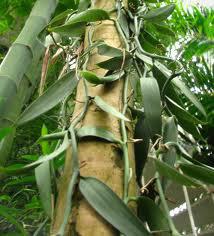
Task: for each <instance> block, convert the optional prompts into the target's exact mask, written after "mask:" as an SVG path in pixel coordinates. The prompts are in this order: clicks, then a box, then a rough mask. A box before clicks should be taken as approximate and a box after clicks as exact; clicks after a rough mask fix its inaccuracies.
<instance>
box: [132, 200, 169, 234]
mask: <svg viewBox="0 0 214 236" xmlns="http://www.w3.org/2000/svg"><path fill="white" fill-rule="evenodd" d="M137 203H138V214H139V217H140V219H142V220H143V221H146V222H147V224H148V226H149V229H150V230H151V231H161V230H166V231H169V230H170V229H169V225H168V221H167V217H166V216H165V215H164V213H163V212H162V210H161V209H160V208H159V207H158V206H157V205H156V204H155V202H154V201H153V200H151V199H150V198H148V197H139V199H138V201H137ZM158 235H159V234H158ZM160 235H164V233H162V234H161V233H160Z"/></svg>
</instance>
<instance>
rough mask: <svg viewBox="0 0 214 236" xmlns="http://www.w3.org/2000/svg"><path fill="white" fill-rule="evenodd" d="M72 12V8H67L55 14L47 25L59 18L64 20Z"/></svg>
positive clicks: (54, 22)
mask: <svg viewBox="0 0 214 236" xmlns="http://www.w3.org/2000/svg"><path fill="white" fill-rule="evenodd" d="M73 12H74V10H73V9H67V10H65V11H64V12H62V13H60V14H59V15H57V16H55V17H54V18H53V19H52V20H51V21H50V22H49V25H53V24H56V23H58V22H60V21H61V20H65V19H66V17H67V16H68V15H70V14H72V13H73Z"/></svg>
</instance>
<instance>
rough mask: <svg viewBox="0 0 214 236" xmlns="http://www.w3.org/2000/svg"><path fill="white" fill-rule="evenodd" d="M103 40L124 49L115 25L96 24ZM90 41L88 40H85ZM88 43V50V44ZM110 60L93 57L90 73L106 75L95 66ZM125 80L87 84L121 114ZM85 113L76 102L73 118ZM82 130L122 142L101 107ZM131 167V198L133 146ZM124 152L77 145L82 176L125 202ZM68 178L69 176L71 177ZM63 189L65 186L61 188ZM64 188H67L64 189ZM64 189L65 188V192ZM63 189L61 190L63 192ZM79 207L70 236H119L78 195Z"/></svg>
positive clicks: (102, 3) (81, 95)
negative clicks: (95, 130)
mask: <svg viewBox="0 0 214 236" xmlns="http://www.w3.org/2000/svg"><path fill="white" fill-rule="evenodd" d="M113 7H115V1H114V0H108V1H106V0H96V1H94V8H101V9H105V10H110V9H112V8H113ZM100 39H103V40H104V41H105V42H106V43H107V44H109V45H111V46H113V47H116V48H123V44H122V41H121V38H120V36H119V34H118V32H117V30H116V28H115V26H114V23H113V22H112V21H104V22H102V23H101V24H97V26H95V28H94V33H93V37H92V40H93V41H95V40H100ZM86 41H87V39H86ZM86 41H85V47H86V46H87V42H86ZM105 59H107V58H106V57H104V56H100V55H98V54H97V53H96V51H94V52H93V53H92V55H91V56H90V59H89V62H88V66H87V69H88V70H89V71H93V72H94V73H96V74H97V75H102V76H103V75H104V74H105V72H106V71H105V70H103V69H100V68H98V67H97V66H96V64H97V63H98V62H100V61H104V60H105ZM123 84H124V83H123V80H122V79H121V80H119V81H117V82H114V83H112V84H110V85H108V86H107V85H104V86H103V85H99V86H96V87H95V86H92V85H91V84H89V83H88V90H89V95H90V96H92V97H93V96H96V95H99V96H100V97H102V99H103V100H105V101H106V102H107V103H108V104H109V105H111V106H113V107H115V108H116V109H117V110H119V111H122V106H123V103H122V91H123ZM84 99H85V92H84V86H83V83H82V81H80V83H79V85H78V88H77V96H76V101H84ZM82 109H83V103H80V102H77V103H76V107H75V111H74V115H73V117H75V116H77V115H79V114H80V112H81V111H82ZM79 125H80V126H96V127H102V128H105V129H107V130H109V131H111V132H113V133H114V134H115V135H116V136H117V137H120V138H121V131H120V120H118V119H117V118H115V117H114V116H112V115H110V114H107V113H106V112H103V111H101V110H100V109H98V107H97V106H96V105H95V104H93V103H91V104H90V106H89V108H88V110H87V113H86V116H85V118H84V120H83V121H82V122H81V124H79ZM127 126H129V129H127V130H128V134H129V137H130V136H132V127H131V125H130V123H129V124H127ZM128 152H129V159H130V167H131V168H132V170H133V175H132V180H131V183H130V188H129V194H130V195H132V196H135V195H136V185H135V166H134V152H133V145H132V144H130V145H129V147H128ZM122 157H123V156H122V151H121V149H120V148H119V147H118V146H117V145H115V144H113V143H107V142H104V141H100V140H97V139H90V140H87V141H81V142H80V143H79V144H78V158H79V161H80V164H81V163H83V162H85V163H86V164H85V165H84V166H83V167H82V168H81V169H80V173H81V176H93V177H96V178H98V179H100V180H101V181H103V182H104V183H105V184H107V185H108V186H109V187H110V188H112V190H113V191H114V192H116V193H117V194H118V196H120V197H121V198H122V195H123V182H124V168H123V158H122ZM68 176H69V175H68ZM62 186H64V185H63V184H62ZM64 187H65V186H64ZM64 187H63V188H64ZM60 189H61V188H60ZM61 190H62V191H59V199H58V204H57V207H56V215H55V216H56V218H55V221H54V225H53V232H56V230H57V228H58V227H59V225H60V222H61V221H62V217H63V212H62V210H63V207H62V204H60V202H61V201H60V198H61V200H62V199H63V194H61V196H60V193H61V192H63V189H61ZM76 201H77V204H76V207H75V209H73V212H74V213H73V214H72V217H71V219H70V222H69V224H70V225H69V226H68V228H67V235H72V233H71V232H72V231H73V230H72V229H71V228H72V227H75V230H74V231H75V232H77V235H81V236H101V235H102V236H112V235H115V234H116V230H115V229H114V228H113V227H112V226H111V225H110V224H109V223H107V222H106V221H105V220H104V219H103V218H102V217H101V216H99V215H98V214H97V213H96V212H95V211H94V210H93V208H92V207H91V206H90V205H89V204H88V203H87V201H86V200H85V199H84V198H83V197H82V196H81V195H80V194H79V195H78V199H77V198H76Z"/></svg>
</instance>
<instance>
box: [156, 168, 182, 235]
mask: <svg viewBox="0 0 214 236" xmlns="http://www.w3.org/2000/svg"><path fill="white" fill-rule="evenodd" d="M155 177H156V178H157V180H156V183H157V189H158V192H159V196H160V199H161V203H162V206H163V209H164V211H165V213H166V216H167V220H168V223H169V227H170V230H171V232H172V235H173V236H180V234H179V233H178V231H177V229H176V228H175V225H174V223H173V221H172V219H171V217H170V214H169V208H168V205H167V202H166V199H165V196H164V192H163V188H162V186H161V181H160V175H159V173H158V172H156V174H155Z"/></svg>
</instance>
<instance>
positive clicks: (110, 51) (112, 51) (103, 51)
mask: <svg viewBox="0 0 214 236" xmlns="http://www.w3.org/2000/svg"><path fill="white" fill-rule="evenodd" d="M97 49H98V54H100V55H105V56H109V57H122V56H123V51H122V50H120V49H118V48H115V47H112V46H109V45H108V44H102V45H99V46H98V47H97Z"/></svg>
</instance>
